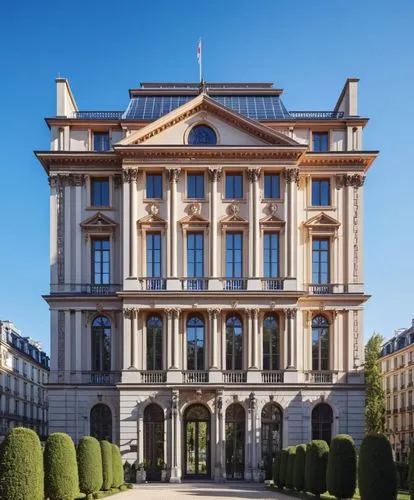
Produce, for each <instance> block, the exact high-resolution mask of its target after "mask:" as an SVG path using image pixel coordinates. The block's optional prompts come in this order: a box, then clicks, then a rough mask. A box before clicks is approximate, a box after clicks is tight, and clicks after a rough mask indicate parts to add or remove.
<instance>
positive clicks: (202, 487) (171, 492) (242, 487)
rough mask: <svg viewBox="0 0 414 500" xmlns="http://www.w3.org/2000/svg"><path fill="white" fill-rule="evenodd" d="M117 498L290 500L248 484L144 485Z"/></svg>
mask: <svg viewBox="0 0 414 500" xmlns="http://www.w3.org/2000/svg"><path fill="white" fill-rule="evenodd" d="M116 498H119V500H138V499H140V500H141V499H142V500H147V499H148V500H156V499H157V500H158V499H160V500H164V499H165V500H178V499H180V500H181V499H184V500H190V499H192V498H194V499H197V500H204V499H208V498H215V499H216V500H221V499H226V500H228V499H229V498H235V499H237V498H246V499H247V498H251V499H254V500H266V499H272V500H289V499H290V498H293V497H289V496H287V495H282V494H280V493H276V492H272V491H268V490H267V489H266V488H265V486H264V485H262V484H259V485H256V484H248V483H225V484H215V483H209V482H206V483H183V484H159V483H158V484H144V485H139V486H136V487H135V488H134V489H133V490H130V491H128V492H125V493H121V494H120V495H119V496H117V497H116Z"/></svg>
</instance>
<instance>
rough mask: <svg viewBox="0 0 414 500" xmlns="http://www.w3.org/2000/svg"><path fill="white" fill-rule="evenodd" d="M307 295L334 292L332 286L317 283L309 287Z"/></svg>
mask: <svg viewBox="0 0 414 500" xmlns="http://www.w3.org/2000/svg"><path fill="white" fill-rule="evenodd" d="M308 290H309V293H311V294H312V295H326V294H329V293H333V290H334V285H332V284H324V285H321V284H318V283H313V284H311V285H309V288H308Z"/></svg>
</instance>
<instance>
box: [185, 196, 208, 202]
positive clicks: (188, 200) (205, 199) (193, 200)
mask: <svg viewBox="0 0 414 500" xmlns="http://www.w3.org/2000/svg"><path fill="white" fill-rule="evenodd" d="M183 202H184V203H208V199H207V198H206V197H204V198H184V199H183Z"/></svg>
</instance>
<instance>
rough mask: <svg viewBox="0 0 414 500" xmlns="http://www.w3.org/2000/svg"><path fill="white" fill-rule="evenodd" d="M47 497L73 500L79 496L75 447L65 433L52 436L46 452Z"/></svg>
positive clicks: (47, 443) (48, 440) (52, 499)
mask: <svg viewBox="0 0 414 500" xmlns="http://www.w3.org/2000/svg"><path fill="white" fill-rule="evenodd" d="M43 458H44V466H45V496H46V497H48V498H49V499H50V500H73V499H74V498H75V497H76V496H78V494H79V478H78V465H77V463H76V451H75V445H74V444H73V441H72V439H71V438H70V437H69V436H68V435H67V434H65V433H63V432H55V433H53V434H51V435H50V436H49V437H48V438H47V441H46V446H45V451H44V456H43Z"/></svg>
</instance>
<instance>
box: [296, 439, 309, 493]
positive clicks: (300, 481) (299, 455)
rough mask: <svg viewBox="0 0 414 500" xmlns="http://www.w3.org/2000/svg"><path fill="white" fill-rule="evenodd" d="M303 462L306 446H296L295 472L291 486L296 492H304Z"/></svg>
mask: <svg viewBox="0 0 414 500" xmlns="http://www.w3.org/2000/svg"><path fill="white" fill-rule="evenodd" d="M305 461H306V444H300V445H298V446H296V457H295V470H294V472H293V486H294V487H295V490H297V491H304V490H305Z"/></svg>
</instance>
